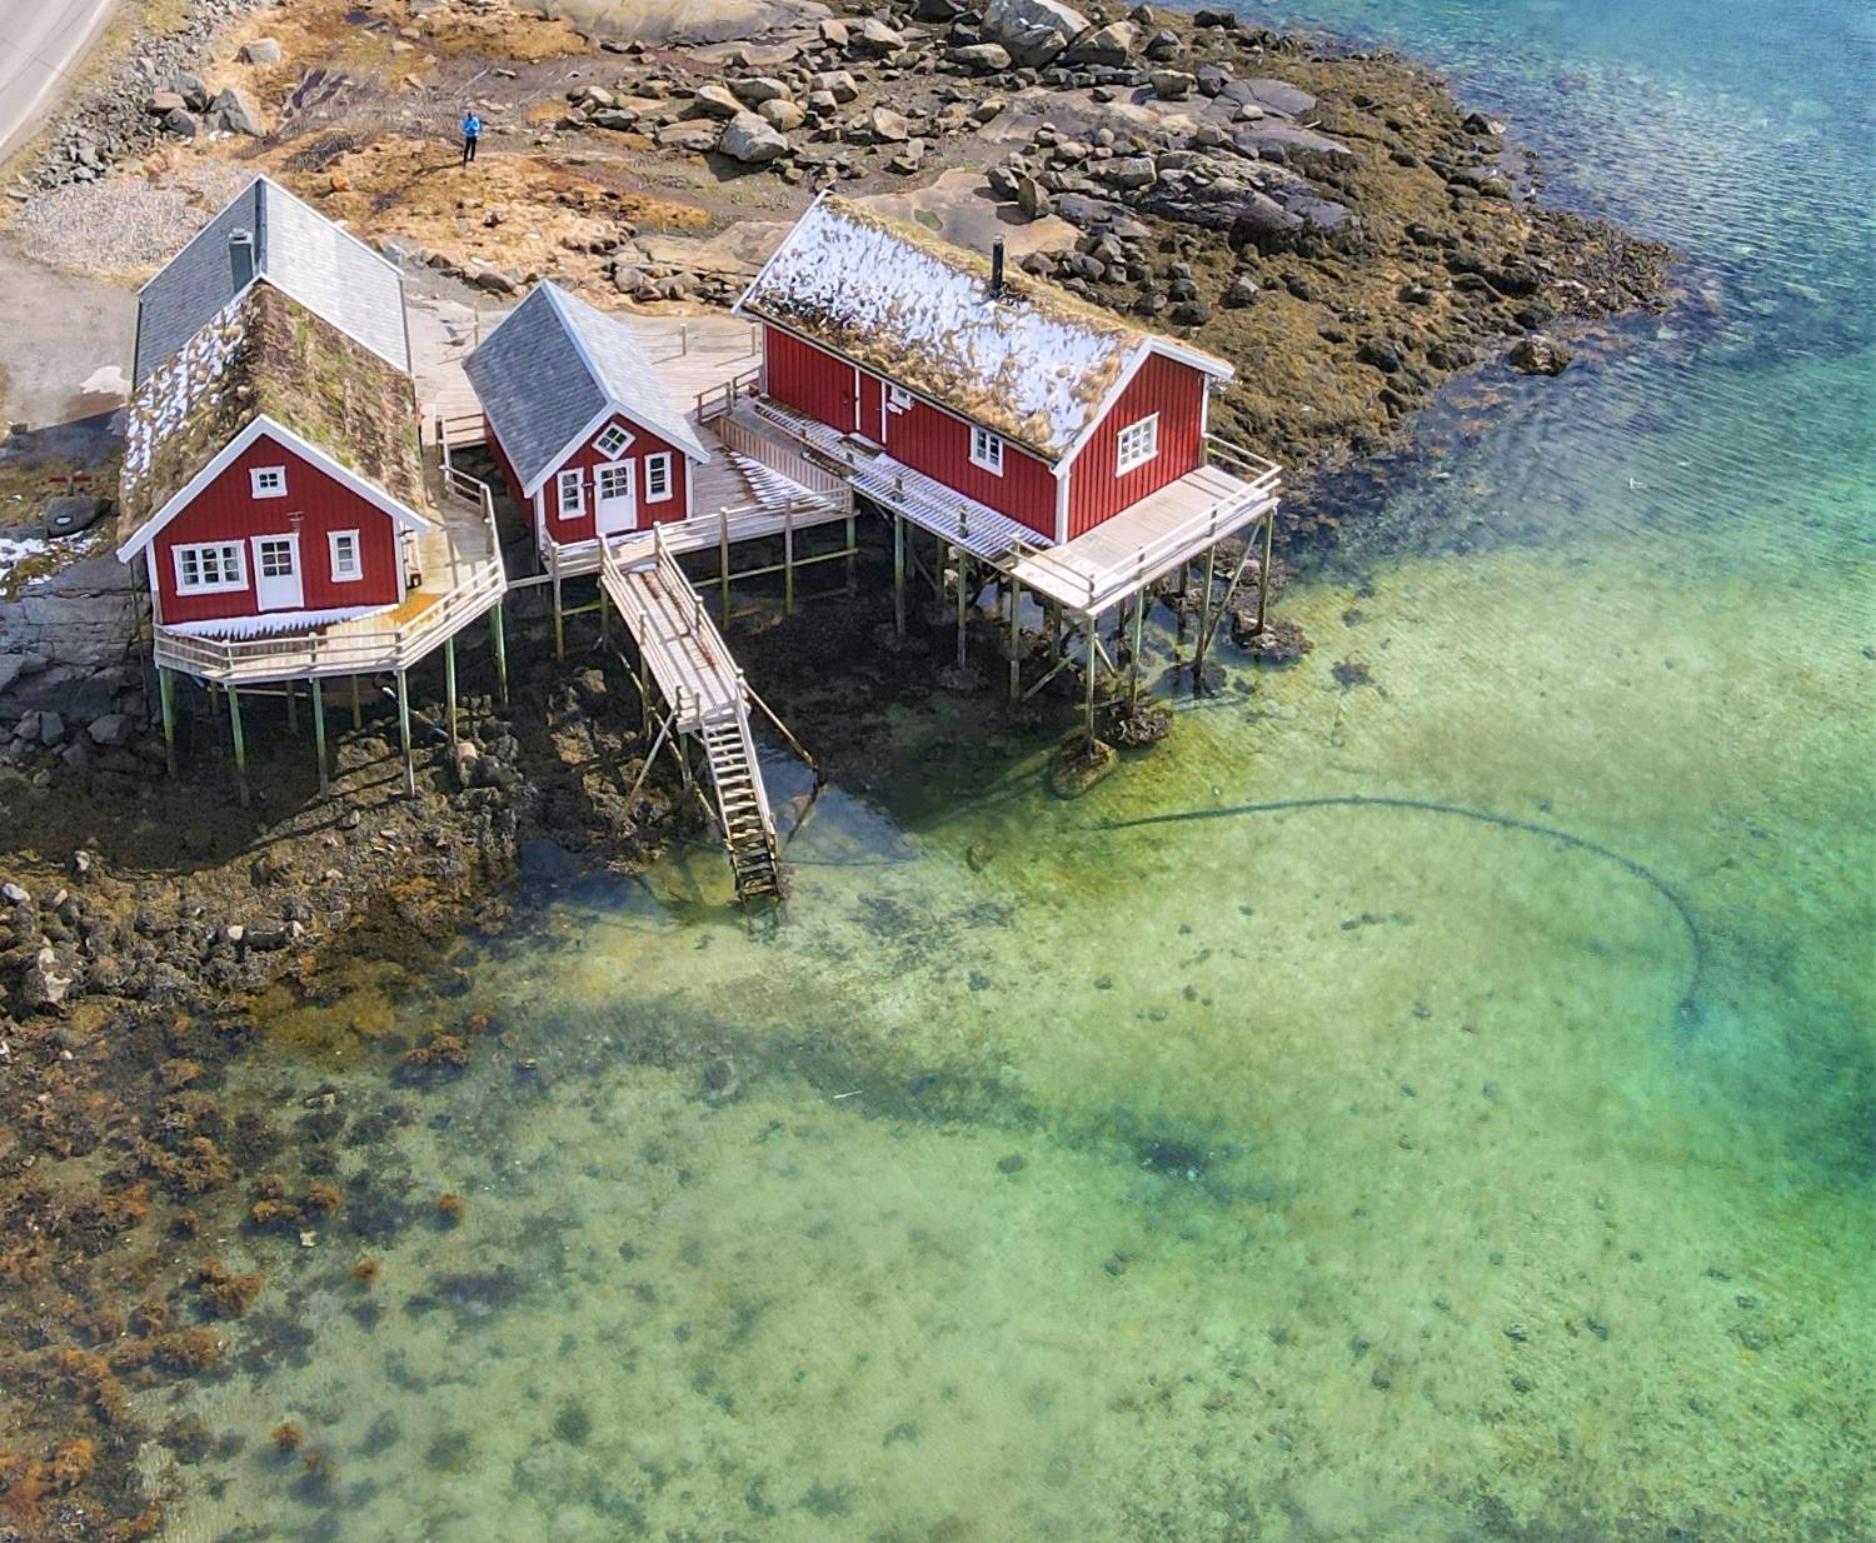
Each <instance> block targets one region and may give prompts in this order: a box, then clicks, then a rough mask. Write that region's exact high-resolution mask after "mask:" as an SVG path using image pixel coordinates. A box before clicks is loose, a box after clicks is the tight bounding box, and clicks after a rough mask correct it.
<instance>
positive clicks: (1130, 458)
mask: <svg viewBox="0 0 1876 1543" xmlns="http://www.w3.org/2000/svg"><path fill="white" fill-rule="evenodd" d="M1142 431H1144V437H1145V439H1146V447H1145V448H1144V449H1141V448H1139V447H1138V446H1137V445H1136V446H1135V447H1133V448H1132V449H1129V448H1128V443H1127V440H1128V436H1129V435H1135V434H1141V433H1142ZM1158 456H1159V414H1158V413H1148V414H1147V415H1146V416H1145V417H1144V418H1141V419H1139V420H1138V421H1137V422H1134V423H1130V424H1128V425H1127V427H1126V428H1124V429H1122V430H1121V431H1120V433H1119V434H1117V435H1116V436H1115V437H1114V475H1115V476H1116V477H1124V476H1126V475H1127V473H1128V472H1130V471H1133V470H1135V469H1136V468H1137V467H1141V466H1144V465H1146V463H1147V462H1148V461H1151V460H1154V459H1156V458H1157V457H1158Z"/></svg>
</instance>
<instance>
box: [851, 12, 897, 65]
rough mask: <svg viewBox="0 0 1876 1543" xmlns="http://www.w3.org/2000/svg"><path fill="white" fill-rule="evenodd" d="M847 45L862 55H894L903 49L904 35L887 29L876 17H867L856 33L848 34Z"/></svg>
mask: <svg viewBox="0 0 1876 1543" xmlns="http://www.w3.org/2000/svg"><path fill="white" fill-rule="evenodd" d="M847 41H848V44H849V46H851V47H852V48H854V49H856V50H858V51H859V52H860V53H863V54H877V55H880V56H882V57H883V56H885V55H886V54H896V53H898V51H899V50H900V49H902V48H904V47H905V34H904V33H903V32H901V31H899V30H898V29H897V28H896V27H889V26H887V25H886V23H885V22H883V21H881V20H880V19H879V18H878V17H877V16H869V17H867V18H866V20H865V21H863V22H861V23H860V30H859V31H858V32H849V34H848V39H847Z"/></svg>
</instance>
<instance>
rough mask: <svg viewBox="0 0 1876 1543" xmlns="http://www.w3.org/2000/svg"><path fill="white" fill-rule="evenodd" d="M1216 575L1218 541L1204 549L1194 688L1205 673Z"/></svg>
mask: <svg viewBox="0 0 1876 1543" xmlns="http://www.w3.org/2000/svg"><path fill="white" fill-rule="evenodd" d="M1217 576H1218V543H1217V542H1215V541H1214V542H1213V543H1212V544H1211V545H1210V546H1208V547H1207V548H1206V549H1205V588H1204V590H1203V591H1202V592H1201V593H1200V595H1199V635H1198V638H1197V640H1196V641H1195V643H1194V645H1193V649H1192V684H1193V686H1194V688H1197V687H1198V686H1200V685H1202V684H1203V676H1204V673H1205V644H1206V642H1207V640H1208V639H1210V637H1211V635H1212V630H1211V619H1212V583H1213V581H1214V580H1215V579H1216V578H1217Z"/></svg>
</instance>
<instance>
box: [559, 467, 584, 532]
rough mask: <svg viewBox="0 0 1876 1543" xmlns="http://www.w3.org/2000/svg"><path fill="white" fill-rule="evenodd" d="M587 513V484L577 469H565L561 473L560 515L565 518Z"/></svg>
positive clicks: (568, 518)
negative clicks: (581, 478)
mask: <svg viewBox="0 0 1876 1543" xmlns="http://www.w3.org/2000/svg"><path fill="white" fill-rule="evenodd" d="M584 513H586V484H585V483H584V482H582V481H581V480H580V474H579V473H578V472H577V471H563V472H562V473H561V474H560V517H561V519H563V520H571V519H575V518H577V517H578V516H580V515H582V514H584Z"/></svg>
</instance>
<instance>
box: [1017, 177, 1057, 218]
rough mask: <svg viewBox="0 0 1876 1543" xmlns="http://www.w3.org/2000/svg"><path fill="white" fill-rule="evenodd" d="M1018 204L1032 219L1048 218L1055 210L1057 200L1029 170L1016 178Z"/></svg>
mask: <svg viewBox="0 0 1876 1543" xmlns="http://www.w3.org/2000/svg"><path fill="white" fill-rule="evenodd" d="M1016 205H1017V207H1018V208H1019V209H1021V210H1022V211H1023V213H1024V214H1026V215H1028V216H1029V218H1030V219H1032V220H1040V219H1046V218H1047V217H1048V216H1049V215H1051V214H1053V213H1054V212H1055V200H1054V199H1052V198H1051V197H1050V196H1049V191H1048V189H1047V188H1045V187H1043V185H1042V184H1041V183H1040V182H1038V181H1037V180H1036V179H1035V178H1034V177H1032V176H1030V175H1029V174H1028V173H1027V172H1023V173H1021V174H1020V175H1018V177H1017V178H1016Z"/></svg>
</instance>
